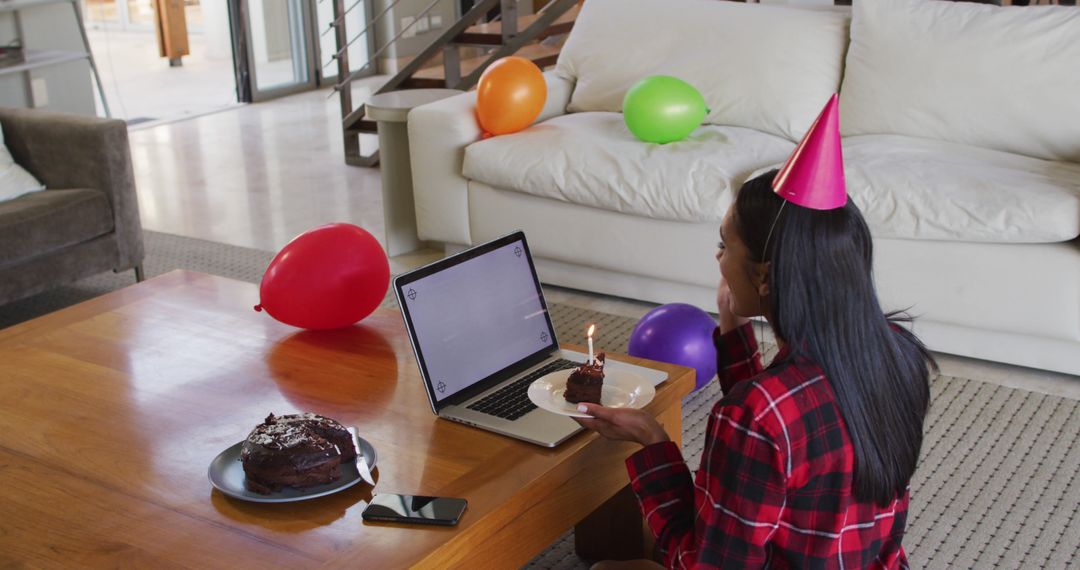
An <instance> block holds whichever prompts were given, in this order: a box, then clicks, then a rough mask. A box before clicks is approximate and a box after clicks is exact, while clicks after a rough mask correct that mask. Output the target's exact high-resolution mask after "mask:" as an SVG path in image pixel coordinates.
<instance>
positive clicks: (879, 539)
mask: <svg viewBox="0 0 1080 570" xmlns="http://www.w3.org/2000/svg"><path fill="white" fill-rule="evenodd" d="M714 340H715V342H716V347H717V351H718V354H719V381H720V386H721V387H722V388H723V390H724V397H723V398H721V399H720V401H718V402H717V403H716V404H715V405H714V406H713V409H712V414H711V415H710V416H709V421H708V426H707V428H706V431H705V447H704V452H703V453H702V457H701V466H700V468H699V469H698V472H697V477H696V478H691V475H690V469H689V468H688V467H687V465H686V462H685V461H684V460H683V458H682V454H681V453H680V452H679V448H678V446H676V445H675V444H674V443H671V442H665V443H658V444H655V445H651V446H648V447H645V448H644V449H642V450H640V451H639V452H637V453H635V454H634V455H632V456H630V458H628V459H627V460H626V465H627V468H628V470H629V472H630V481H631V485H632V486H633V489H634V492H635V493H637V496H638V498H639V499H640V501H641V509H642V513H643V514H644V516H645V520H646V521H647V522H648V524H649V527H650V528H652V531H653V533H654V534H655V535H656V537H657V542H658V546H659V547H660V549H661V551H662V552H663V554H664V559H665V563H666V565H667V566H668V567H670V568H678V567H686V568H746V567H752V568H757V567H769V568H841V569H843V568H847V569H854V568H907V556H906V555H905V554H904V550H903V548H902V547H901V546H900V541H901V539H902V538H903V534H904V524H905V521H906V519H907V508H908V493H907V492H905V493H904V494H903V495H902V496H898V497H897V498H896V499H895V500H894V501H893V502H892V503H891V504H889V505H888V506H887V507H885V508H881V507H879V506H877V505H876V504H873V503H863V502H859V501H857V500H856V499H855V496H854V489H853V487H852V469H853V464H854V450H853V448H852V445H851V440H850V439H849V437H848V434H847V429H846V428H845V427H844V422H843V418H842V417H841V415H840V408H839V407H838V406H837V404H836V398H835V395H834V393H833V391H832V387H831V386H830V385H829V383H828V382H827V381H826V380H825V378H824V376H823V375H822V373H821V370H820V369H819V368H818V367H817V366H816V365H815V364H814V363H812V362H809V361H807V360H806V359H802V358H793V359H789V358H788V354H787V352H786V351H782V352H781V353H780V354H779V355H777V357H776V358H775V359H774V360H773V364H772V365H770V367H769V368H768V369H763V368H762V366H761V354H760V352H758V348H757V341H756V340H755V339H754V331H753V329H752V328H751V326H750V324H746V325H744V326H742V327H740V328H739V329H737V330H734V331H731V332H729V333H727V334H725V335H720V334H719V332H717V333H715V334H714Z"/></svg>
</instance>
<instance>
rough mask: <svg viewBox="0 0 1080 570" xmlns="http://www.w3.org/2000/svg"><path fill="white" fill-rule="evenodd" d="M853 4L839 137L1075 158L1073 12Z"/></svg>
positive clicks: (932, 0) (907, 0)
mask: <svg viewBox="0 0 1080 570" xmlns="http://www.w3.org/2000/svg"><path fill="white" fill-rule="evenodd" d="M590 1H591V0H590ZM853 9H854V12H853V19H852V23H851V46H850V48H849V49H848V54H847V66H846V68H845V70H844V85H843V88H842V89H841V91H840V97H841V99H840V112H841V121H840V124H841V128H842V129H843V133H844V134H845V135H860V134H903V135H911V136H918V137H926V138H933V139H940V140H947V141H953V142H958V143H964V144H970V145H975V146H983V147H987V148H993V149H998V150H1005V151H1009V152H1016V153H1020V154H1025V155H1028V156H1034V157H1038V158H1045V159H1050V160H1067V161H1071V162H1080V95H1078V94H1080V41H1077V38H1080V10H1077V9H1076V8H1075V7H1069V6H1032V7H998V6H984V5H976V4H971V3H965V2H942V1H940V0H874V1H873V2H867V1H862V2H855V3H854V8H853Z"/></svg>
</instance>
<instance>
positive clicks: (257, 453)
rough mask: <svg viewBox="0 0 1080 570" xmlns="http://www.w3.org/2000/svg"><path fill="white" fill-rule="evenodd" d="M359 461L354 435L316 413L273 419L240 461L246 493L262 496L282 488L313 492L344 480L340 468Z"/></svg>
mask: <svg viewBox="0 0 1080 570" xmlns="http://www.w3.org/2000/svg"><path fill="white" fill-rule="evenodd" d="M354 459H356V448H355V447H354V446H353V440H352V435H351V434H350V433H349V431H348V430H347V429H345V426H343V425H341V424H340V423H338V422H337V421H335V420H332V419H330V418H327V417H323V416H320V415H317V414H312V413H306V414H293V415H288V416H281V417H277V416H274V414H270V415H269V416H267V418H266V420H265V421H264V422H263V423H261V424H259V425H258V426H255V429H254V430H252V432H251V434H250V435H248V438H247V439H246V440H245V441H244V446H243V448H242V449H241V451H240V461H241V462H242V463H243V465H244V474H245V475H246V481H245V482H246V484H247V488H248V489H250V490H252V491H254V492H256V493H261V494H263V495H267V494H270V493H272V492H277V491H280V490H281V489H282V488H283V487H286V486H289V487H297V488H304V487H311V486H314V485H322V484H324V483H330V482H333V481H337V480H338V479H340V478H341V463H342V462H343V461H351V460H354Z"/></svg>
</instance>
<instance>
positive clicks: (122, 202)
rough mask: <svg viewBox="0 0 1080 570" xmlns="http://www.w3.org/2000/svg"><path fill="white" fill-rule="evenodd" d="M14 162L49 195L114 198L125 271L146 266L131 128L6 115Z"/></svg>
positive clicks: (33, 113)
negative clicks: (78, 192) (65, 192)
mask: <svg viewBox="0 0 1080 570" xmlns="http://www.w3.org/2000/svg"><path fill="white" fill-rule="evenodd" d="M0 125H2V126H3V129H4V142H5V144H6V145H7V147H8V150H10V151H11V156H12V157H13V158H14V159H15V162H17V163H18V164H19V165H20V166H22V167H23V168H25V169H26V170H28V171H29V172H30V173H31V174H33V175H34V176H35V177H37V179H38V180H40V181H41V182H42V183H43V184H45V188H46V191H48V189H58V190H60V189H70V188H90V189H94V190H100V191H102V192H104V193H105V194H106V196H108V198H109V204H110V205H111V206H112V211H113V225H114V231H115V233H116V237H117V242H118V244H117V247H118V249H119V253H120V260H119V267H120V268H122V267H130V266H133V265H136V264H138V263H140V262H141V261H142V258H143V243H142V225H141V223H140V221H139V203H138V198H137V196H136V194H135V175H134V173H133V171H132V168H131V149H130V147H129V146H128V132H127V124H125V123H124V122H123V121H119V120H115V119H100V118H97V117H85V116H81V115H69V114H61V113H48V112H43V111H37V110H31V109H8V108H3V109H0Z"/></svg>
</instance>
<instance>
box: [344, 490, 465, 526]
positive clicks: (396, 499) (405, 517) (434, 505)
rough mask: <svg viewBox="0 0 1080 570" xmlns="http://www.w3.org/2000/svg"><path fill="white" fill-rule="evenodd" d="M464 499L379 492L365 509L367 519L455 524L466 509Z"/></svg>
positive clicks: (364, 515)
mask: <svg viewBox="0 0 1080 570" xmlns="http://www.w3.org/2000/svg"><path fill="white" fill-rule="evenodd" d="M467 505H468V502H467V501H466V500H465V499H454V498H450V497H425V496H421V495H394V494H388V493H380V494H378V495H375V497H373V498H372V499H371V503H370V504H369V505H368V506H367V508H366V509H364V514H363V517H364V520H373V521H389V522H408V523H421V524H441V525H455V524H457V522H458V519H459V518H461V513H463V512H465V507H466V506H467Z"/></svg>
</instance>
